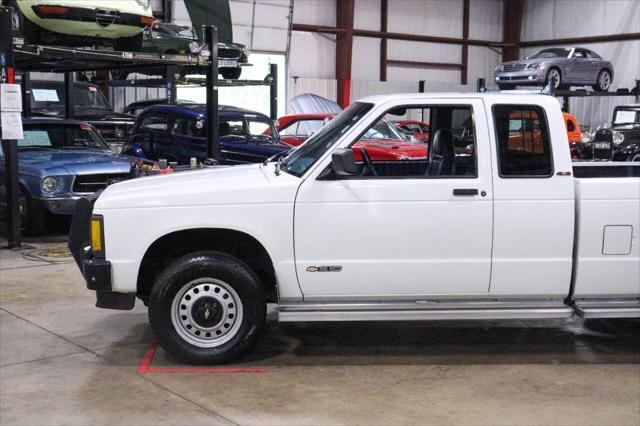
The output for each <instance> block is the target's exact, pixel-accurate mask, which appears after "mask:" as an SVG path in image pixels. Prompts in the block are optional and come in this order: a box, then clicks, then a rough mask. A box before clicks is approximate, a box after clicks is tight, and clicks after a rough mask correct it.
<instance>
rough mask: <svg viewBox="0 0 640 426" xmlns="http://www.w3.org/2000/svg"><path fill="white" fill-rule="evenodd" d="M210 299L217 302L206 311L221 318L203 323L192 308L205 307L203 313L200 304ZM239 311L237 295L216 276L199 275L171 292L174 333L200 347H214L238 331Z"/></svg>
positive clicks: (240, 319)
mask: <svg viewBox="0 0 640 426" xmlns="http://www.w3.org/2000/svg"><path fill="white" fill-rule="evenodd" d="M211 303H217V304H218V305H217V306H216V307H215V309H214V308H211V309H209V311H211V312H214V313H212V314H211V315H216V318H217V316H219V317H220V320H219V321H216V322H215V323H214V324H206V323H205V322H203V318H202V317H201V316H200V315H199V314H196V313H194V312H195V311H200V310H201V309H205V313H206V311H207V309H206V308H203V305H207V306H208V305H209V304H211ZM242 311H243V309H242V301H241V300H240V296H238V293H236V291H235V290H234V289H233V288H232V287H231V286H230V285H229V284H227V283H226V282H224V281H222V280H219V279H216V278H199V279H197V280H193V281H191V282H189V283H187V284H185V285H184V286H183V287H182V288H181V289H180V290H179V291H178V292H177V293H176V295H175V296H174V298H173V302H172V303H171V322H172V324H173V328H174V329H175V331H176V333H178V335H179V336H180V338H182V339H183V340H184V341H186V342H187V343H189V344H192V345H194V346H197V347H200V348H215V347H218V346H221V345H223V344H225V343H227V342H228V341H229V340H231V339H232V338H233V337H234V336H235V335H236V334H238V330H239V329H240V326H241V325H242ZM206 318H207V319H208V318H209V317H206ZM214 321H215V320H214Z"/></svg>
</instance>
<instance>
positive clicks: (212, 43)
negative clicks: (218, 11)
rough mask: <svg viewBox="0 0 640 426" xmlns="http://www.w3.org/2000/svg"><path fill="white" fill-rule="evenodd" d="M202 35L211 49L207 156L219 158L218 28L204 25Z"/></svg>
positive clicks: (208, 82)
mask: <svg viewBox="0 0 640 426" xmlns="http://www.w3.org/2000/svg"><path fill="white" fill-rule="evenodd" d="M204 36H205V41H206V43H207V45H208V46H209V50H210V51H211V56H210V61H209V65H208V66H207V157H209V158H212V159H214V160H216V161H219V160H220V129H219V128H218V124H219V122H220V110H219V105H218V87H219V83H218V71H219V70H218V29H217V28H216V27H215V26H213V25H209V26H205V28H204Z"/></svg>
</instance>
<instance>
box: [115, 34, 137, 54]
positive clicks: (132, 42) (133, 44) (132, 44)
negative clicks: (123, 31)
mask: <svg viewBox="0 0 640 426" xmlns="http://www.w3.org/2000/svg"><path fill="white" fill-rule="evenodd" d="M142 38H143V34H142V32H139V33H138V34H136V35H134V36H133V37H120V38H117V39H115V40H114V41H113V49H114V50H118V51H122V52H139V51H140V49H141V48H142Z"/></svg>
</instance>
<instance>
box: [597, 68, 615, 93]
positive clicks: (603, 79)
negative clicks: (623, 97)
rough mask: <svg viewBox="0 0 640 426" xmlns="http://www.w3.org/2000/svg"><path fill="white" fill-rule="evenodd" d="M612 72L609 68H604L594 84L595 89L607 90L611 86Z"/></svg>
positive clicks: (598, 90) (599, 90)
mask: <svg viewBox="0 0 640 426" xmlns="http://www.w3.org/2000/svg"><path fill="white" fill-rule="evenodd" d="M611 81H612V79H611V72H610V71H609V70H602V71H600V73H599V74H598V80H596V84H594V85H593V90H595V91H596V92H607V91H609V88H610V87H611Z"/></svg>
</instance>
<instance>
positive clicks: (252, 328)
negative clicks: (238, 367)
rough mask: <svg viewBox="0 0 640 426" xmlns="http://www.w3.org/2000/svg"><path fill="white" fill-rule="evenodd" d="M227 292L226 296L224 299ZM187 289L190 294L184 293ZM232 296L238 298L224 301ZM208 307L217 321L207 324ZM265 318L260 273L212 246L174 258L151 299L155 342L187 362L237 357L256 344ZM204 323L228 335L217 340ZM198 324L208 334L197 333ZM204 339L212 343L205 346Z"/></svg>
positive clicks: (196, 362)
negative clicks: (232, 315) (257, 274)
mask: <svg viewBox="0 0 640 426" xmlns="http://www.w3.org/2000/svg"><path fill="white" fill-rule="evenodd" d="M218 286H220V287H222V291H219V290H220V288H218ZM197 289H200V292H199V291H196V290H197ZM214 291H215V293H214ZM225 292H226V293H227V296H230V297H228V298H227V297H225V299H224V300H223V299H222V297H223V296H224V293H225ZM233 293H235V294H233ZM190 294H191V295H192V296H193V297H187V296H189V295H190ZM235 297H237V298H238V300H237V302H238V303H236V304H235V305H233V303H228V302H229V301H233V300H234V298H235ZM174 299H175V301H174ZM192 299H193V300H192ZM187 300H188V301H187ZM191 300H192V301H191ZM211 300H214V301H213V302H211ZM225 300H226V301H225ZM186 303H189V304H190V305H188V306H187V305H185V304H186ZM216 303H218V305H216V306H214V305H215V304H216ZM223 303H224V304H227V303H228V304H227V305H226V306H222V304H223ZM227 306H229V307H231V308H233V307H234V306H235V309H236V311H235V317H233V318H235V322H233V319H228V317H229V312H230V310H228V309H227ZM209 308H211V309H209ZM203 309H204V311H202V310H203ZM203 312H204V314H203ZM210 312H213V313H212V314H211V315H214V317H212V323H215V325H211V324H212V323H206V321H207V320H209V315H210V314H209V313H210ZM176 313H177V314H178V315H176ZM183 313H184V314H188V316H187V315H182V314H183ZM218 316H220V318H221V319H218ZM265 319H266V301H265V294H264V289H263V287H262V285H261V284H260V281H259V279H258V277H257V276H256V275H255V273H254V272H253V271H252V270H251V269H250V268H249V267H248V266H247V265H246V264H245V263H244V262H242V261H240V260H238V259H236V258H234V257H232V256H229V255H227V254H224V253H219V252H214V251H202V252H196V253H191V254H188V255H186V256H183V257H181V258H180V259H178V260H176V261H175V262H173V263H172V264H171V265H169V266H168V267H167V268H166V269H165V270H164V271H163V272H162V273H161V274H160V276H159V277H158V279H157V280H156V282H155V285H154V287H153V289H152V290H151V296H150V298H149V321H150V323H151V329H152V330H153V333H154V335H155V337H156V338H157V339H158V342H159V343H160V345H161V346H162V347H163V348H164V349H165V350H166V351H167V352H168V353H169V354H170V355H171V356H173V357H175V358H177V359H178V360H181V361H183V362H187V363H190V364H218V363H224V362H228V361H231V360H233V359H235V358H237V357H239V356H240V355H242V354H243V353H245V352H247V351H248V350H249V349H250V348H251V347H252V346H253V345H254V344H255V343H256V341H257V339H258V337H259V336H260V335H261V333H262V331H263V329H264V323H265ZM199 321H200V322H199ZM227 321H229V323H231V322H233V323H232V324H227ZM185 323H186V324H187V325H186V326H185V325H184V324H185ZM223 323H224V324H223ZM203 324H204V325H203ZM220 324H222V325H223V326H224V327H222V326H220ZM189 325H192V328H190V329H189V330H187V328H188V327H189ZM205 327H220V328H221V329H222V330H223V332H224V333H227V334H222V336H221V337H219V338H218V339H222V340H221V341H220V344H218V343H215V342H214V340H215V339H216V336H215V335H214V336H209V334H213V329H212V328H205ZM198 328H200V329H201V328H205V329H206V330H211V331H212V333H206V334H207V336H206V337H197V336H195V335H194V333H198V336H201V334H200V331H199V330H198ZM224 328H227V330H228V331H225V330H224ZM190 330H193V331H190ZM217 331H218V330H216V333H217ZM203 333H204V331H203ZM183 336H187V337H186V338H185V337H183ZM202 336H204V334H202ZM225 336H226V337H225ZM224 338H226V339H227V340H224ZM188 339H189V340H191V341H189V340H188ZM194 341H201V342H196V343H194ZM202 342H204V343H202ZM208 342H209V343H210V344H211V345H210V346H209V347H205V346H206V345H207V344H209V343H208Z"/></svg>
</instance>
